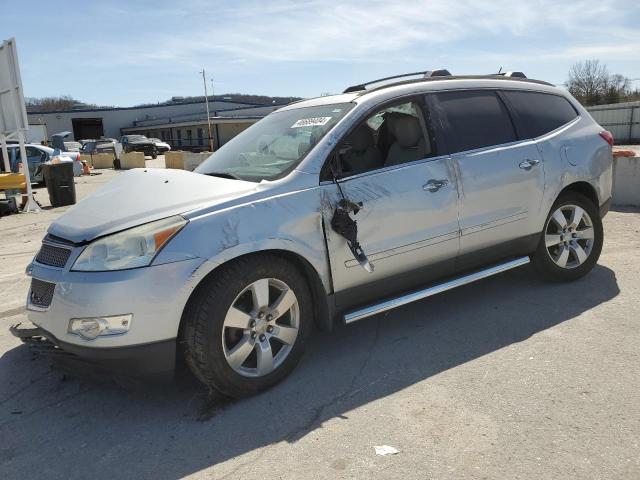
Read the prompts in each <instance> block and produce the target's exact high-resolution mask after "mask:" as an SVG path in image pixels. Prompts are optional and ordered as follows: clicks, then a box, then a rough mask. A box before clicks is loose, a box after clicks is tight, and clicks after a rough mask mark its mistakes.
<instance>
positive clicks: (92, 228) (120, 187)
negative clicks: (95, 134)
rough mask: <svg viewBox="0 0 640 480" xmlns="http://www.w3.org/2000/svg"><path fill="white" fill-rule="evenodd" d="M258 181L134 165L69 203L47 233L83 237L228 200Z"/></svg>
mask: <svg viewBox="0 0 640 480" xmlns="http://www.w3.org/2000/svg"><path fill="white" fill-rule="evenodd" d="M256 187H257V184H255V183H252V182H245V181H241V180H231V179H225V178H219V177H211V176H207V175H202V174H199V173H193V172H187V171H185V170H172V169H167V170H165V169H153V168H149V169H141V168H140V169H134V170H129V171H127V172H123V173H121V174H119V175H118V176H117V177H115V178H114V179H113V180H111V181H110V182H109V183H107V184H105V185H104V186H102V187H100V188H99V189H98V190H96V191H95V192H94V193H93V194H91V195H89V196H88V197H86V198H85V199H84V200H82V201H81V202H79V203H78V204H77V205H75V206H73V207H72V208H71V209H69V210H68V211H67V212H66V213H65V214H64V215H62V216H61V217H59V218H58V219H57V220H56V221H55V222H53V223H52V224H51V226H50V227H49V230H48V233H49V234H51V235H55V236H57V237H60V238H63V239H66V240H69V241H71V242H74V243H82V242H87V241H90V240H93V239H95V238H97V237H101V236H104V235H108V234H110V233H114V232H117V231H120V230H125V229H127V228H130V227H134V226H136V225H140V224H143V223H147V222H152V221H154V220H159V219H161V218H166V217H169V216H171V215H177V214H181V213H185V212H188V211H191V210H194V209H196V208H198V207H202V206H206V207H211V206H215V205H217V204H223V203H225V204H226V203H227V202H229V201H232V200H235V199H237V198H238V197H242V196H244V195H248V194H249V193H251V192H253V191H255V190H256Z"/></svg>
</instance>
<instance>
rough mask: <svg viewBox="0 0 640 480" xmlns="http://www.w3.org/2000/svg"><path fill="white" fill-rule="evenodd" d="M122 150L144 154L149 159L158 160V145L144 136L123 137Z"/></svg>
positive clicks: (121, 140)
mask: <svg viewBox="0 0 640 480" xmlns="http://www.w3.org/2000/svg"><path fill="white" fill-rule="evenodd" d="M120 143H122V148H123V149H124V151H125V153H126V152H142V153H144V154H145V156H147V157H151V158H157V157H158V149H157V148H156V144H155V143H153V142H152V141H151V140H149V139H148V138H147V137H145V136H144V135H123V136H122V138H121V139H120Z"/></svg>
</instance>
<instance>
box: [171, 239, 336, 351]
mask: <svg viewBox="0 0 640 480" xmlns="http://www.w3.org/2000/svg"><path fill="white" fill-rule="evenodd" d="M263 255H270V256H277V257H280V258H282V259H283V260H285V261H288V262H289V263H291V264H292V265H294V266H295V267H296V268H297V269H298V270H299V271H300V272H301V273H302V274H303V275H304V276H305V278H307V279H308V286H309V290H310V291H311V297H312V301H313V312H314V322H315V324H316V326H317V327H318V328H319V329H320V330H322V331H331V330H332V328H333V311H334V308H333V306H332V303H331V302H330V298H331V297H330V295H328V294H327V292H326V289H325V287H324V285H323V283H322V280H321V279H320V274H319V273H318V272H317V271H316V269H315V268H314V267H313V265H311V263H310V262H309V261H308V260H307V259H305V258H304V257H303V256H302V255H300V254H298V253H295V252H292V251H290V250H283V249H276V248H274V249H266V250H260V251H257V252H249V253H244V254H241V255H238V256H236V257H233V258H230V259H228V260H227V261H225V262H222V263H220V264H218V265H216V266H215V267H214V268H212V269H211V270H210V271H209V272H208V273H207V274H206V275H204V276H203V277H202V278H201V279H200V281H199V282H198V284H197V285H196V286H195V288H194V289H193V291H192V292H191V293H190V295H189V297H188V299H187V301H186V303H185V305H184V308H183V309H182V315H181V317H180V325H179V326H178V341H180V339H181V338H182V332H183V328H184V324H185V319H186V317H187V315H188V313H189V308H190V306H191V305H192V301H193V299H194V298H195V297H196V296H197V295H198V294H199V293H200V292H201V291H202V289H203V288H205V287H206V284H207V282H208V281H209V279H211V278H212V277H213V276H214V275H216V274H217V273H218V272H219V271H220V269H221V268H224V267H226V266H228V265H230V264H231V263H234V262H237V261H240V260H244V259H246V258H249V257H259V256H263Z"/></svg>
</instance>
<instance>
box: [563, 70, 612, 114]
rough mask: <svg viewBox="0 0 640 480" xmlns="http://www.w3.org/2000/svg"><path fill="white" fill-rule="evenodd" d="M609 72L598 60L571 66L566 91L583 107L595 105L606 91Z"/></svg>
mask: <svg viewBox="0 0 640 480" xmlns="http://www.w3.org/2000/svg"><path fill="white" fill-rule="evenodd" d="M608 78H609V71H608V70H607V67H606V66H605V65H603V64H601V63H600V61H599V60H586V61H584V62H578V63H575V64H573V65H572V66H571V69H570V70H569V79H568V80H567V89H568V90H569V92H571V95H573V96H574V97H576V98H577V99H578V100H579V101H580V102H581V103H583V104H585V105H596V104H598V103H600V102H599V100H600V98H601V97H602V96H603V94H604V91H605V90H606V86H607V81H608Z"/></svg>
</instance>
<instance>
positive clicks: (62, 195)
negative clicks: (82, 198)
mask: <svg viewBox="0 0 640 480" xmlns="http://www.w3.org/2000/svg"><path fill="white" fill-rule="evenodd" d="M42 173H43V175H44V182H45V183H46V185H47V191H48V192H49V201H50V202H51V206H52V207H63V206H65V205H74V204H75V203H76V184H75V182H74V181H73V162H60V163H53V164H43V165H42Z"/></svg>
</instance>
